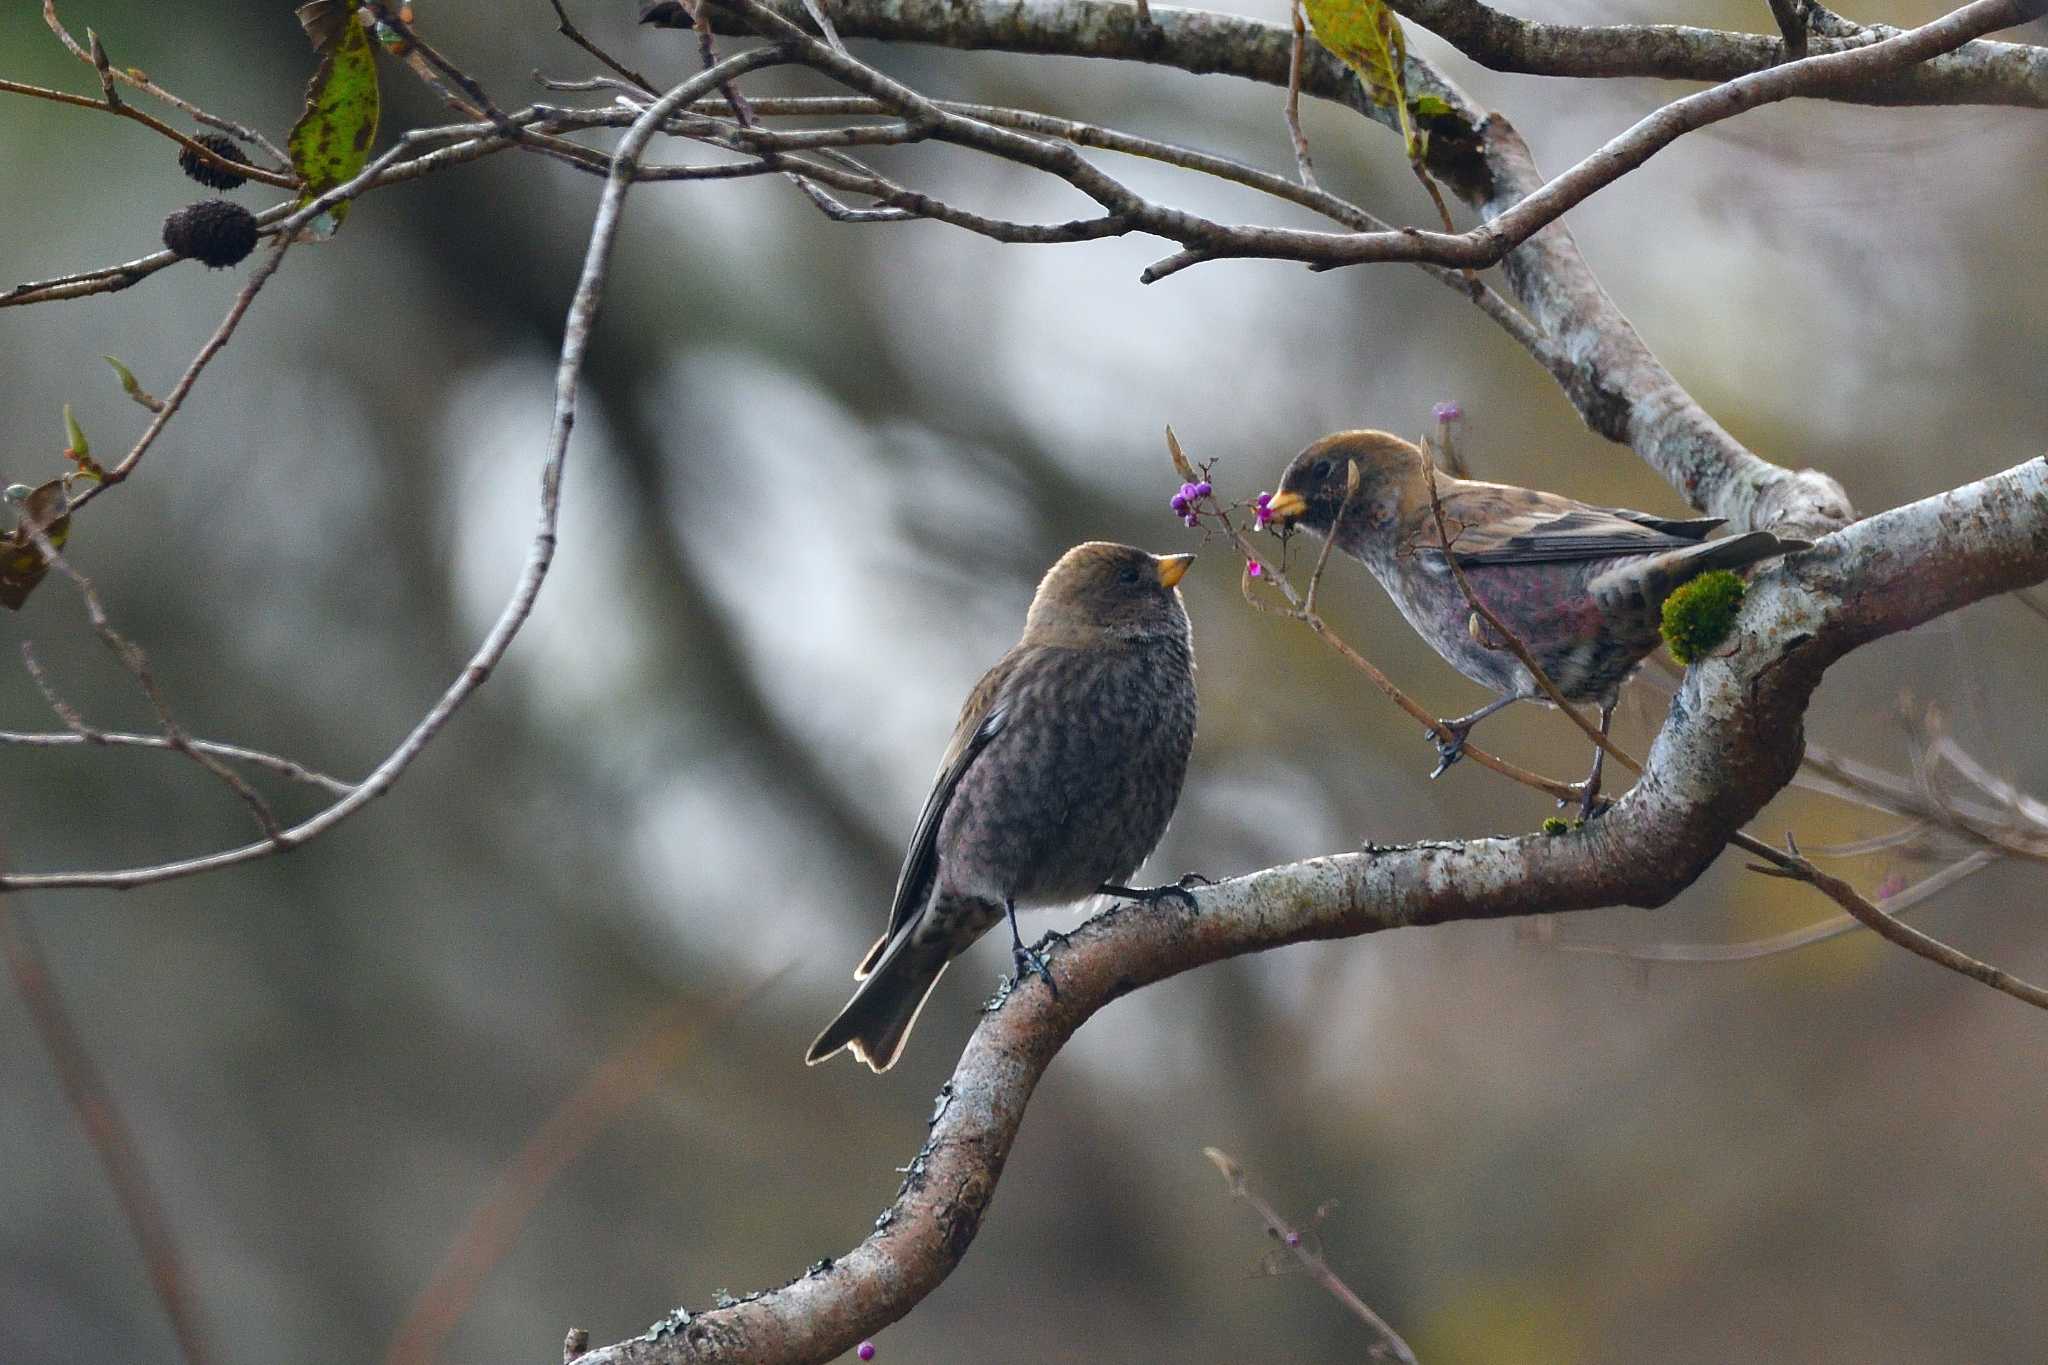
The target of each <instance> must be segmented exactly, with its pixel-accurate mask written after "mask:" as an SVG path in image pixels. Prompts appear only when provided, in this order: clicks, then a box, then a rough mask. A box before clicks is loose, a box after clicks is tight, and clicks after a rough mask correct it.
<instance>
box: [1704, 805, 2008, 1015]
mask: <svg viewBox="0 0 2048 1365" xmlns="http://www.w3.org/2000/svg"><path fill="white" fill-rule="evenodd" d="M1728 842H1729V843H1731V844H1733V845H1734V846H1735V847H1737V848H1740V849H1744V850H1746V851H1748V852H1750V853H1754V854H1755V855H1756V856H1757V857H1759V858H1762V859H1763V860H1764V861H1765V862H1767V863H1769V864H1770V866H1769V867H1768V868H1763V867H1757V866H1756V865H1755V864H1751V866H1752V867H1753V868H1755V870H1757V871H1762V872H1768V873H1770V874H1771V875H1773V876H1781V877H1790V878H1791V879H1793V880H1794V881H1802V882H1806V883H1808V884H1809V885H1811V886H1813V887H1815V888H1817V889H1818V890H1819V891H1820V892H1821V894H1822V895H1825V896H1827V897H1828V898H1829V899H1831V900H1833V901H1834V902H1835V904H1837V905H1839V906H1841V907H1842V908H1843V909H1844V910H1847V911H1848V912H1849V913H1850V914H1851V915H1854V916H1855V917H1856V919H1857V920H1858V921H1860V922H1861V923H1862V924H1863V926H1864V927H1865V928H1868V929H1871V930H1873V931H1875V932H1876V933H1877V934H1878V935H1879V936H1880V937H1881V938H1884V939H1886V940H1888V941H1889V942H1892V943H1895V944H1897V945H1898V946H1899V947H1901V948H1904V949H1905V950H1906V951H1907V952H1909V953H1916V954H1918V955H1919V956H1921V957H1924V958H1926V959H1927V960H1928V961H1929V962H1933V963H1936V964H1938V965H1940V966H1943V967H1946V968H1948V969H1949V970H1950V971H1952V972H1956V973H1959V974H1961V975H1963V976H1967V977H1969V978H1970V979H1971V980H1972V981H1980V982H1982V983H1983V984H1985V985H1987V986H1989V987H1991V989H1993V990H1995V991H2003V992H2004V993H2005V994H2007V995H2009V996H2011V997H2013V998H2014V999H2015V1000H2021V1001H2024V1002H2026V1003H2027V1004H2029V1005H2032V1006H2034V1007H2035V1008H2036V1009H2048V990H2044V989H2043V988H2041V987H2040V986H2036V985H2033V984H2032V983H2030V982H2027V981H2022V980H2021V979H2020V978H2018V977H2016V976H2014V975H2013V974H2012V973H2011V972H2008V971H2005V970H2003V969H2002V968H1998V967H1994V966H1992V965H1991V964H1990V963H1988V962H1980V961H1978V960H1977V959H1976V958H1974V957H1971V956H1970V955H1969V954H1968V953H1965V952H1963V951H1962V950H1961V949H1958V948H1952V947H1950V946H1949V945H1948V944H1946V943H1943V942H1942V941H1941V940H1940V939H1938V938H1935V937H1933V936H1932V935H1930V934H1924V933H1922V932H1921V931H1920V930H1918V929H1915V928H1914V927H1913V926H1912V925H1910V924H1907V923H1905V922H1904V921H1902V920H1899V919H1895V918H1894V917H1892V916H1891V915H1888V914H1886V913H1885V912H1884V911H1883V910H1881V909H1879V908H1878V907H1877V906H1876V905H1873V904H1872V903H1871V902H1870V901H1868V900H1865V899H1864V898H1863V896H1862V894H1861V893H1859V892H1858V891H1857V890H1856V888H1855V887H1853V886H1851V885H1849V883H1847V882H1845V881H1843V880H1842V879H1841V878H1840V877H1836V876H1833V875H1831V874H1829V873H1827V872H1823V871H1822V870H1821V869H1820V868H1818V867H1816V866H1814V865H1813V864H1812V863H1811V862H1809V861H1807V859H1806V858H1804V857H1803V856H1801V855H1800V853H1799V849H1798V846H1797V845H1794V844H1792V843H1791V841H1790V840H1789V839H1788V840H1787V841H1786V843H1787V845H1788V848H1789V851H1788V852H1780V851H1779V850H1778V849H1775V848H1773V847H1772V846H1771V845H1769V844H1767V843H1765V842H1764V841H1763V840H1761V839H1759V838H1757V837H1755V836H1754V835H1752V834H1748V833H1745V832H1744V831H1742V830H1737V831H1736V832H1735V833H1734V834H1733V835H1731V836H1729V840H1728Z"/></svg>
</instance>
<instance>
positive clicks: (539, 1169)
mask: <svg viewBox="0 0 2048 1365" xmlns="http://www.w3.org/2000/svg"><path fill="white" fill-rule="evenodd" d="M787 970H788V969H787V968H780V969H778V970H776V971H774V972H771V973H769V974H768V975H767V976H766V977H763V978H762V979H761V980H759V981H757V982H755V983H754V984H753V985H751V986H748V987H747V988H746V989H744V990H742V991H739V992H737V993H736V994H734V995H732V996H731V997H729V998H728V999H726V1000H724V1001H723V1002H721V1003H719V1004H718V1005H716V1006H714V1007H712V1008H711V1009H710V1010H708V1011H707V1010H706V1009H704V1008H703V1007H702V1006H701V1005H699V1004H697V1003H696V1002H694V1001H682V1002H679V1003H676V1004H672V1005H669V1006H667V1007H665V1008H663V1009H660V1010H657V1011H656V1012H655V1013H654V1015H653V1016H652V1017H651V1018H650V1019H648V1020H647V1021H646V1023H645V1024H643V1025H642V1026H641V1028H640V1029H639V1030H638V1031H637V1032H636V1033H635V1034H634V1036H633V1037H632V1038H631V1039H630V1040H629V1041H628V1042H627V1043H626V1044H625V1045H624V1046H622V1047H620V1048H618V1049H617V1050H616V1051H615V1052H613V1053H612V1055H611V1056H609V1057H607V1058H605V1060H604V1061H603V1062H602V1063H601V1064H600V1065H599V1066H597V1067H596V1068H595V1069H593V1070H592V1071H591V1072H590V1074H589V1075H587V1076H586V1077H584V1079H583V1082H582V1084H580V1085H579V1086H577V1087H576V1089H575V1090H574V1091H573V1092H572V1093H571V1094H569V1095H568V1096H566V1097H565V1098H564V1099H563V1100H562V1102H561V1103H560V1104H559V1105H557V1106H556V1107H555V1109H554V1111H553V1112H552V1113H550V1114H549V1115H548V1116H547V1118H546V1120H545V1121H544V1122H542V1123H541V1125H540V1126H539V1127H538V1128H536V1129H535V1130H534V1131H533V1134H532V1136H530V1137H528V1138H527V1140H526V1142H525V1144H524V1145H523V1146H521V1147H520V1149H519V1151H518V1153H517V1154H516V1155H514V1156H513V1157H512V1159H511V1160H510V1161H508V1162H507V1163H506V1164H505V1166H504V1169H503V1170H501V1171H500V1172H499V1173H498V1178H497V1180H496V1182H495V1183H494V1185H493V1187H492V1189H491V1191H490V1193H489V1194H488V1195H487V1196H486V1197H485V1198H484V1200H483V1201H482V1202H481V1203H479V1204H478V1205H477V1206H476V1208H475V1209H474V1210H473V1211H472V1212H471V1214H470V1216H469V1220H468V1222H467V1223H465V1224H464V1225H463V1228H462V1231H461V1232H460V1233H458V1234H457V1235H456V1238H455V1241H454V1243H453V1244H452V1245H451V1246H450V1247H449V1248H448V1252H447V1254H446V1255H445V1256H443V1257H442V1258H441V1264H440V1265H439V1267H437V1268H436V1269H435V1271H434V1275H433V1278H432V1279H430V1280H429V1281H428V1282H427V1285H426V1287H425V1288H423V1289H422V1290H420V1292H419V1294H418V1295H417V1296H416V1297H415V1298H414V1299H413V1302H412V1308H411V1309H410V1310H409V1311H408V1312H407V1313H406V1316H405V1321H404V1322H403V1323H401V1324H400V1325H399V1328H398V1330H397V1332H395V1333H394V1334H393V1335H392V1338H391V1344H390V1345H389V1346H388V1347H386V1348H385V1352H384V1365H433V1362H435V1361H437V1360H439V1359H440V1358H441V1348H442V1346H443V1345H444V1344H445V1343H446V1341H447V1339H448V1334H449V1333H450V1332H452V1331H453V1330H454V1329H455V1325H456V1324H457V1323H458V1322H460V1321H461V1320H462V1318H463V1316H464V1315H465V1314H466V1313H468V1311H469V1308H470V1305H471V1304H472V1303H474V1302H475V1301H476V1296H477V1292H478V1291H479V1290H480V1289H482V1287H483V1282H484V1280H485V1278H486V1277H487V1276H488V1275H489V1274H490V1272H491V1271H492V1269H493V1268H494V1267H496V1266H497V1264H498V1263H499V1262H500V1261H502V1260H504V1259H505V1255H506V1253H507V1252H509V1251H510V1250H511V1249H512V1246H513V1244H514V1243H515V1242H516V1241H517V1240H518V1238H519V1232H520V1229H521V1228H523V1227H524V1226H525V1224H526V1220H527V1219H528V1218H529V1217H531V1216H532V1214H533V1211H534V1210H535V1209H536V1208H538V1207H540V1203H541V1199H542V1198H543V1196H545V1195H546V1193H547V1191H548V1188H549V1187H550V1186H551V1185H553V1184H554V1182H555V1180H556V1178H557V1177H559V1176H560V1175H561V1174H562V1172H563V1171H565V1170H567V1169H568V1168H569V1167H570V1166H572V1165H574V1164H575V1162H576V1161H577V1159H578V1158H579V1157H581V1156H582V1155H583V1153H584V1152H585V1151H587V1150H589V1147H590V1144H591V1143H592V1142H595V1141H596V1140H597V1139H598V1137H600V1136H601V1135H602V1134H603V1133H604V1132H605V1130H606V1129H608V1128H610V1127H611V1126H612V1125H613V1124H615V1123H617V1122H618V1121H619V1120H620V1119H621V1118H623V1117H624V1116H625V1114H626V1112H627V1111H628V1110H630V1109H631V1108H632V1107H633V1106H634V1105H636V1104H638V1103H639V1102H640V1101H641V1100H643V1099H645V1098H646V1097H647V1095H648V1094H650V1093H651V1092H652V1091H653V1090H654V1088H655V1087H656V1086H657V1085H659V1084H660V1083H661V1081H662V1078H663V1077H664V1076H666V1075H667V1074H668V1073H669V1072H670V1071H672V1070H674V1069H675V1067H676V1066H677V1065H679V1064H680V1063H681V1062H682V1061H683V1060H684V1059H685V1058H686V1057H688V1056H689V1054H690V1051H691V1049H692V1047H693V1045H694V1044H695V1043H696V1041H697V1039H698V1038H699V1037H700V1036H701V1035H702V1034H703V1033H704V1032H705V1031H706V1030H707V1029H712V1028H716V1027H718V1026H719V1025H720V1024H722V1023H724V1022H725V1021H726V1020H728V1019H730V1018H732V1016H733V1015H735V1014H737V1013H738V1012H739V1011H740V1010H742V1009H744V1008H745V1007H746V1006H747V1005H748V1004H749V1003H751V1002H752V1001H754V1000H755V999H758V998H759V997H760V995H761V994H762V993H763V992H764V991H766V990H767V989H768V988H769V987H770V986H772V985H774V984H775V982H777V981H778V980H780V979H781V978H782V975H783V973H784V972H785V971H787ZM584 1344H585V1345H588V1340H587V1337H586V1340H585V1343H584ZM579 1353H580V1352H579Z"/></svg>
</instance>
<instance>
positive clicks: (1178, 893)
mask: <svg viewBox="0 0 2048 1365" xmlns="http://www.w3.org/2000/svg"><path fill="white" fill-rule="evenodd" d="M1191 882H1192V883H1193V884H1194V885H1196V886H1210V885H1213V883H1212V882H1210V880H1209V879H1208V878H1207V877H1204V876H1203V875H1202V874H1201V873H1199V872H1187V873H1183V874H1182V875H1181V876H1180V877H1179V878H1178V879H1176V880H1174V881H1171V882H1168V883H1167V884H1166V885H1164V886H1118V885H1116V884H1115V883H1114V882H1104V883H1103V884H1102V885H1101V886H1100V887H1098V888H1096V889H1097V890H1099V891H1101V892H1102V893H1103V894H1104V895H1106V896H1121V897H1123V898H1124V899H1125V900H1128V901H1140V902H1142V903H1144V904H1146V905H1150V904H1152V903H1153V902H1155V901H1163V900H1166V899H1167V898H1169V897H1171V898H1173V899H1175V900H1178V901H1179V902H1180V903H1181V904H1182V905H1185V906H1186V907H1187V908H1188V909H1189V910H1190V911H1195V910H1200V909H1201V906H1199V905H1197V904H1195V893H1194V892H1193V891H1191V890H1189V889H1188V886H1189V883H1191Z"/></svg>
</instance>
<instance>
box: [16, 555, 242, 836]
mask: <svg viewBox="0 0 2048 1365" xmlns="http://www.w3.org/2000/svg"><path fill="white" fill-rule="evenodd" d="M22 524H23V525H24V526H25V527H27V528H28V529H29V530H30V531H31V533H32V534H33V536H34V540H35V544H36V548H37V550H38V552H39V553H41V555H42V556H43V559H44V561H45V562H46V563H48V564H49V565H50V566H51V567H53V568H55V569H56V570H57V571H58V572H59V573H61V574H63V575H64V576H65V577H66V578H69V579H70V580H71V583H72V586H73V587H75V588H77V589H78V595H79V596H80V597H81V598H83V599H84V601H85V612H86V616H87V617H88V618H89V619H90V620H91V622H92V629H93V634H95V635H97V636H99V639H100V643H101V644H103V645H105V646H106V647H107V652H108V653H110V654H112V655H113V656H114V659H115V661H116V662H117V663H119V664H120V665H121V667H122V668H124V669H126V670H127V671H128V673H129V674H130V676H132V677H133V678H134V679H135V681H136V684H137V685H138V686H140V687H141V688H142V694H143V695H144V696H145V697H147V698H149V704H150V707H151V708H152V709H153V710H155V712H156V718H157V723H158V724H159V725H161V726H163V732H164V743H165V745H166V746H167V747H169V748H171V749H174V750H176V751H177V752H178V753H181V754H183V755H185V757H187V758H189V759H191V760H192V761H193V762H194V763H197V764H198V765H199V766H200V767H202V768H204V769H205V770H206V771H207V772H209V773H211V774H212V775H213V776H214V777H215V778H216V779H217V780H218V781H219V782H220V783H221V785H222V786H224V787H226V788H227V789H228V790H229V791H230V792H232V793H234V795H235V798H236V799H237V800H239V801H240V802H241V803H242V804H243V805H245V806H247V807H248V808H249V814H250V815H251V816H252V817H254V819H255V821H256V827H257V828H258V829H260V830H262V831H263V835H264V837H265V838H267V839H270V840H272V841H276V840H277V839H278V838H279V837H280V829H279V826H278V823H277V815H276V813H275V812H273V811H272V810H271V809H270V803H269V802H268V801H266V800H264V799H263V794H262V793H261V792H259V791H257V790H256V789H255V788H254V787H252V786H250V785H249V784H248V782H246V781H245V780H243V778H242V775H241V774H240V773H238V772H236V771H235V770H234V769H233V768H230V767H228V766H227V765H226V764H225V763H223V762H221V761H220V760H219V759H218V758H216V757H214V756H213V755H212V754H211V753H208V752H207V751H205V750H203V749H200V748H198V747H196V746H195V745H194V744H193V743H192V742H191V741H190V740H188V739H187V738H186V737H185V732H184V730H183V729H182V728H181V727H180V726H179V725H178V722H177V720H176V718H174V717H173V716H172V715H171V708H170V704H169V703H168V702H166V701H165V700H164V694H163V691H162V689H161V688H159V687H158V686H157V682H156V674H155V672H154V671H153V670H152V669H151V668H150V666H149V655H147V654H146V653H144V652H143V649H142V646H140V645H138V644H136V643H134V642H133V641H132V640H129V639H128V638H127V637H125V636H123V635H122V634H121V633H120V632H119V631H117V630H115V629H114V624H113V621H112V620H111V618H109V617H108V615H107V608H106V604H105V603H103V602H101V601H100V595H99V593H98V592H97V591H96V590H94V588H93V585H92V580H91V579H89V578H87V577H86V576H85V575H84V574H82V573H80V572H79V571H78V570H77V569H75V568H73V567H72V566H71V561H70V560H68V559H66V558H65V557H64V556H63V555H62V554H60V553H59V552H58V550H57V547H56V545H55V544H54V543H53V542H52V541H51V540H50V537H49V535H48V533H46V532H45V531H44V530H43V529H42V528H41V527H39V526H37V525H35V523H34V522H32V521H24V522H23V523H22ZM21 652H22V658H23V660H24V661H26V663H27V664H28V668H29V671H30V672H31V673H32V674H34V675H35V678H36V682H37V685H38V686H41V687H42V688H43V690H44V695H45V696H48V697H49V698H50V699H51V704H52V706H53V707H54V709H55V710H56V712H57V714H58V715H59V716H60V717H61V718H62V719H63V720H64V722H65V723H66V724H67V725H70V726H71V727H72V728H73V729H74V730H76V731H77V732H78V733H79V734H81V735H83V734H85V733H87V726H86V725H85V722H84V721H83V720H82V719H80V718H79V715H78V713H77V712H76V711H75V710H73V709H72V708H70V707H68V706H64V705H62V704H61V703H59V702H58V701H57V699H56V695H55V691H54V689H52V688H51V687H50V686H49V684H48V680H47V679H46V678H44V676H43V673H42V670H41V668H39V667H38V666H37V664H36V661H35V654H34V651H33V650H32V649H31V648H30V647H29V643H28V642H27V641H26V640H24V641H23V642H22V646H21Z"/></svg>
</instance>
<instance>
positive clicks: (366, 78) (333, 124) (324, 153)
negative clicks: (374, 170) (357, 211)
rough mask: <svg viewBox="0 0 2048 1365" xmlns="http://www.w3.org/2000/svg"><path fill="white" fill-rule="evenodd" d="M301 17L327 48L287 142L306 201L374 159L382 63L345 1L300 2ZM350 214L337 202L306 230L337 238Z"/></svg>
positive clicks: (302, 198) (319, 43) (316, 41)
mask: <svg viewBox="0 0 2048 1365" xmlns="http://www.w3.org/2000/svg"><path fill="white" fill-rule="evenodd" d="M337 10H339V15H338V16H337V15H336V13H335V11H337ZM309 12H312V13H309ZM299 22H300V23H301V24H304V25H305V26H306V31H307V33H308V34H310V35H311V36H312V38H313V41H314V45H315V47H316V49H317V50H318V51H319V52H320V53H321V59H320V69H319V70H318V71H316V72H315V73H313V79H312V81H311V83H309V84H308V85H307V86H306V112H305V113H304V114H301V115H300V116H299V121H298V122H297V123H295V124H293V125H292V135H291V140H290V141H289V142H288V143H287V144H286V146H287V148H288V149H289V151H290V152H291V158H292V168H293V169H294V170H296V171H297V172H298V173H299V179H300V180H301V181H303V182H304V183H305V190H304V191H303V192H302V193H301V194H300V196H299V202H300V203H301V204H305V203H309V202H311V201H312V200H314V199H316V198H318V197H319V196H320V195H321V194H323V193H325V192H326V191H328V190H331V189H333V188H334V187H335V186H336V185H340V184H343V183H345V182H347V181H349V180H352V179H354V178H355V177H356V175H357V174H359V173H360V172H361V171H362V169H363V167H364V166H365V165H366V164H367V163H368V162H369V160H370V144H371V143H372V142H374V141H376V138H377V105H378V98H377V62H376V56H375V50H374V49H373V48H372V47H371V46H370V35H369V34H367V33H365V32H364V31H363V26H362V25H361V24H358V23H356V22H355V20H354V18H353V16H351V15H350V13H349V11H348V9H347V8H346V7H345V6H339V5H336V4H334V3H333V0H315V3H314V4H310V5H304V6H301V7H300V10H299ZM347 216H348V204H347V203H346V202H343V203H339V204H336V205H335V206H334V207H333V208H331V209H329V210H328V211H327V212H326V213H325V214H323V215H322V216H321V217H320V218H318V219H315V220H314V222H313V223H311V224H309V225H308V226H307V229H306V230H307V232H308V234H309V235H311V236H313V237H315V238H321V237H331V236H333V235H334V231H335V229H336V228H338V227H340V226H341V220H342V219H343V218H345V217H347Z"/></svg>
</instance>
